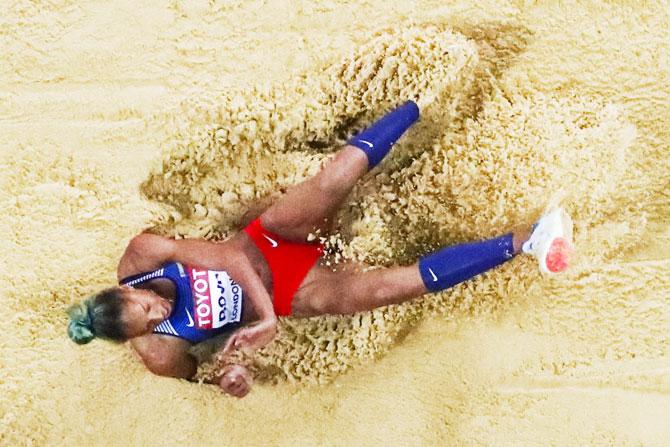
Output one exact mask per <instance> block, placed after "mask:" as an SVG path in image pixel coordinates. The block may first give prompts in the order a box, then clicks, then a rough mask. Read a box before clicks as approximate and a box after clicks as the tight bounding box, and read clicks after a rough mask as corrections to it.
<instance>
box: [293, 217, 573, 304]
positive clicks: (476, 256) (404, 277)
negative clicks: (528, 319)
mask: <svg viewBox="0 0 670 447" xmlns="http://www.w3.org/2000/svg"><path fill="white" fill-rule="evenodd" d="M571 239H572V221H571V220H570V218H569V216H568V215H567V214H565V212H563V210H561V209H560V208H559V209H557V210H554V211H552V212H551V213H548V214H546V215H545V216H543V217H542V218H541V219H540V220H539V221H538V222H537V223H536V224H535V225H534V226H533V227H532V228H531V227H522V228H519V229H518V230H515V231H514V232H512V233H508V234H505V235H503V236H500V237H497V238H494V239H489V240H485V241H479V242H471V243H467V244H460V245H453V246H449V247H445V248H442V249H441V250H438V251H436V252H434V253H431V254H429V255H427V256H424V257H422V258H421V259H419V261H418V262H416V263H415V264H413V265H410V266H406V267H394V268H388V269H377V270H371V271H368V272H362V271H360V269H359V270H358V271H357V270H353V271H352V270H351V269H349V270H347V269H346V267H345V269H344V271H342V270H340V271H331V270H329V269H327V268H325V267H320V266H317V267H314V268H313V269H312V271H310V273H309V275H308V276H307V278H306V279H305V282H304V283H303V286H301V288H300V289H299V290H298V293H297V294H296V296H295V299H294V301H293V305H294V310H295V311H296V313H298V314H301V315H305V316H311V315H318V314H320V313H333V314H346V313H352V312H359V311H363V310H370V309H374V308H376V307H379V306H385V305H388V304H397V303H401V302H403V301H406V300H408V299H412V298H416V297H418V296H421V295H423V294H425V293H427V292H438V291H440V290H444V289H447V288H449V287H452V286H454V285H456V284H458V283H460V282H463V281H465V280H467V279H470V278H473V277H475V276H477V275H479V274H481V273H483V272H485V271H487V270H490V269H492V268H493V267H496V266H498V265H500V264H503V263H505V262H506V261H508V260H510V259H512V258H513V257H514V256H515V255H517V254H518V253H520V252H522V251H523V252H524V253H527V254H529V255H532V256H534V257H535V258H536V259H537V260H538V262H539V266H540V270H541V271H543V272H545V273H558V272H561V271H563V270H565V268H567V266H568V263H569V258H570V255H571V251H572V248H571V247H572V242H571Z"/></svg>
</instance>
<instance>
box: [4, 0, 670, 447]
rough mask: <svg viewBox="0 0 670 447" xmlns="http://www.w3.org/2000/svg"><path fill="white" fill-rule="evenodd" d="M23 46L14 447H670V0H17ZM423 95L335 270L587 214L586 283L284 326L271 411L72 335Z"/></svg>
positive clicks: (472, 294) (9, 230) (9, 17)
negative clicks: (134, 260) (146, 236)
mask: <svg viewBox="0 0 670 447" xmlns="http://www.w3.org/2000/svg"><path fill="white" fill-rule="evenodd" d="M0 49H1V51H0V54H1V55H2V56H1V57H2V63H1V64H0V86H1V89H0V129H1V131H0V143H1V144H0V151H1V155H2V157H1V158H0V164H1V167H2V176H0V207H1V209H2V211H3V216H4V218H3V219H2V220H1V221H0V228H1V229H2V232H3V234H4V237H3V238H2V240H1V242H0V246H1V247H2V248H3V252H4V253H5V256H4V257H3V261H4V264H3V265H4V268H3V269H2V271H3V273H2V274H0V284H2V290H3V293H2V295H1V296H2V303H3V305H4V307H5V319H6V322H5V336H4V337H2V341H1V342H0V371H1V372H2V374H1V375H2V378H1V379H0V443H2V444H7V445H16V444H26V443H27V442H28V441H31V442H32V443H34V444H38V445H58V444H63V443H65V442H68V443H70V444H74V445H80V444H81V445H84V444H86V445H89V444H91V443H94V444H111V445H121V444H123V445H125V444H127V443H128V442H129V441H130V443H131V444H135V445H143V444H150V445H154V444H161V443H179V442H183V443H187V442H188V443H191V444H193V445H209V444H217V445H221V444H223V445H233V444H241V443H245V444H247V445H377V444H379V443H381V442H384V443H386V444H388V445H535V444H542V445H546V444H550V445H576V444H580V445H612V444H615V445H667V444H668V443H670V424H668V420H669V419H670V257H669V253H670V227H669V225H668V220H669V216H670V194H669V191H670V148H669V146H670V126H669V125H668V123H670V4H668V3H667V2H645V3H644V6H641V5H638V4H637V3H634V2H569V1H565V2H534V1H512V2H492V1H484V2H466V1H454V2H444V1H417V2H400V1H397V2H381V1H366V2H360V3H356V2H349V1H328V2H306V1H292V2H288V1H271V0H267V1H228V2H224V1H197V2H196V1H191V2H176V1H175V2H171V3H170V4H169V5H165V4H164V2H157V1H156V2H152V1H147V2H141V6H140V4H138V2H131V1H118V2H113V3H112V2H102V1H91V2H80V1H70V0H53V1H49V2H43V3H40V4H35V3H34V2H29V1H24V0H10V2H9V3H8V6H6V7H5V12H4V13H3V15H2V17H0ZM405 99H414V100H416V101H417V102H418V103H419V104H420V105H421V107H422V119H421V121H420V122H419V123H418V125H417V126H415V127H414V128H413V129H412V130H410V131H409V132H408V134H407V136H406V137H405V138H404V139H403V140H401V142H400V143H399V144H398V145H397V146H396V147H395V148H394V150H393V152H392V154H391V156H390V157H388V160H387V161H385V162H384V163H383V164H382V165H381V166H380V168H379V169H377V170H376V171H375V172H373V173H372V174H371V175H368V176H367V177H365V178H364V179H363V180H362V181H361V183H360V184H359V186H358V187H357V188H356V190H355V191H354V192H353V193H352V195H351V197H350V199H349V201H348V203H347V205H346V206H345V207H344V208H343V210H342V213H341V214H340V222H339V226H338V228H339V229H338V232H337V233H335V234H334V235H332V236H331V237H329V238H328V239H327V243H328V245H329V247H330V250H329V255H328V256H329V257H328V259H329V260H330V261H331V262H332V263H333V265H334V267H336V265H337V263H338V262H340V261H342V260H345V259H356V260H360V261H366V262H368V263H370V264H373V265H378V266H388V265H394V264H403V263H408V262H412V261H413V260H415V259H416V258H417V257H418V256H419V255H420V254H423V253H426V252H428V251H429V250H432V249H434V248H436V247H439V246H441V245H444V244H449V243H455V242H461V241H466V240H472V239H477V238H484V237H490V236H493V235H496V234H499V233H502V232H504V231H508V230H509V229H510V228H512V227H513V226H514V225H515V224H517V223H519V222H530V221H532V220H533V219H535V218H537V216H538V215H540V214H541V212H542V210H543V209H544V208H545V207H546V206H547V205H549V204H551V203H557V202H559V201H560V202H561V203H562V204H563V205H564V206H565V207H566V208H567V209H568V210H569V211H570V213H571V214H572V215H573V218H574V220H575V239H576V241H575V242H576V246H577V250H578V252H579V257H578V259H577V261H576V264H575V266H574V268H573V269H572V270H571V271H570V272H569V273H568V274H566V275H564V276H561V277H557V278H542V277H541V276H540V275H539V273H538V272H537V268H536V266H535V265H534V264H533V262H532V261H531V260H529V259H516V260H514V261H512V262H510V263H508V264H506V265H505V266H503V267H502V268H500V269H497V270H495V271H494V272H491V273H490V274H487V275H484V276H482V277H480V278H478V279H476V280H474V281H470V282H468V283H466V284H463V285H460V286H458V287H456V288H454V289H452V290H449V291H446V292H444V293H441V294H437V295H432V296H426V297H424V298H423V299H420V300H417V301H414V302H411V303H407V304H404V305H401V306H392V307H389V308H384V309H379V310H376V311H374V312H368V313H363V314H359V315H355V316H347V317H324V318H314V319H291V318H289V319H284V320H282V322H281V325H280V335H279V337H278V338H277V340H276V341H275V342H274V343H272V344H271V345H269V346H267V347H266V348H264V349H263V350H262V351H260V352H259V353H257V355H256V356H254V357H253V358H242V359H240V360H241V361H244V362H246V363H247V364H248V365H249V366H250V367H251V368H253V369H254V371H255V372H256V374H257V376H258V380H257V384H256V385H255V387H254V389H253V391H252V393H251V394H250V395H249V396H247V397H246V398H244V399H242V400H236V399H234V398H230V397H228V396H224V395H222V394H221V393H219V392H218V391H217V389H216V388H214V387H212V386H209V385H198V384H194V383H191V382H187V381H178V380H172V379H165V378H159V377H155V376H153V375H151V374H150V373H148V372H147V371H146V370H145V368H144V367H143V366H142V365H141V363H140V362H139V360H138V359H137V358H136V357H135V355H134V354H133V353H132V352H131V351H130V349H129V348H128V347H127V346H123V345H113V344H110V343H106V342H101V341H95V342H93V343H91V344H89V345H87V346H84V347H82V346H77V345H75V344H73V343H72V342H71V341H69V340H68V338H67V336H66V334H65V327H66V317H65V315H64V310H65V309H66V308H67V306H68V305H69V304H71V303H72V302H74V301H76V300H80V299H81V298H83V297H85V296H87V295H88V294H91V293H93V292H95V291H96V290H98V289H100V288H102V287H105V286H108V285H110V284H112V283H113V281H114V279H115V275H114V273H115V267H116V263H117V261H118V259H119V257H120V255H121V253H122V252H123V249H124V247H125V243H126V242H127V241H128V240H129V238H130V237H132V236H133V235H134V234H135V233H137V232H139V231H141V230H142V229H145V228H147V227H153V228H154V231H156V232H159V233H161V234H166V235H171V236H176V237H206V238H210V239H218V238H225V237H227V236H229V235H231V234H232V233H233V232H235V231H237V230H239V227H238V225H237V221H238V219H239V217H240V216H241V215H242V213H243V212H244V211H245V210H246V209H247V208H248V207H249V206H251V205H253V204H254V203H255V202H256V201H258V200H259V199H261V198H263V197H265V196H267V195H269V194H271V193H272V192H273V191H276V190H277V189H278V188H280V187H284V186H289V185H291V184H295V183H296V182H299V181H301V180H302V179H304V178H306V177H308V176H309V175H311V174H313V173H315V172H316V171H317V170H318V169H319V167H320V164H321V162H322V161H323V160H324V159H327V158H328V157H330V156H331V155H332V153H333V151H334V150H335V149H336V148H337V147H338V145H339V144H341V143H342V142H343V141H344V140H345V139H346V138H347V136H349V135H351V134H352V133H353V132H355V131H356V130H358V129H360V128H362V127H364V126H365V125H366V124H368V123H370V122H371V121H372V120H374V119H375V118H376V117H379V116H380V115H381V114H382V113H383V111H385V110H388V108H390V107H391V106H393V105H395V104H397V103H398V102H400V101H402V100H405ZM205 351H206V349H204V348H203V349H201V350H200V351H199V353H200V354H204V353H205ZM221 366H222V364H221V363H220V359H217V358H216V357H214V358H212V359H210V360H209V361H207V362H205V363H204V364H203V366H202V368H201V371H200V373H199V377H200V378H204V377H207V376H208V375H209V374H211V373H212V371H215V370H216V369H217V368H220V367H221Z"/></svg>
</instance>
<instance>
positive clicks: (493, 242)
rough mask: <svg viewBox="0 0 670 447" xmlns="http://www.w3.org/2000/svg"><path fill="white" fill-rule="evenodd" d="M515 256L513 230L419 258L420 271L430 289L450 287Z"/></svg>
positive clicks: (434, 290)
mask: <svg viewBox="0 0 670 447" xmlns="http://www.w3.org/2000/svg"><path fill="white" fill-rule="evenodd" d="M512 257H514V246H513V244H512V233H509V234H506V235H504V236H500V237H497V238H495V239H489V240H486V241H480V242H470V243H468V244H460V245H453V246H451V247H445V248H442V249H440V250H438V251H436V252H434V253H431V254H429V255H427V256H424V257H423V258H421V259H419V272H421V279H423V283H424V284H425V286H426V288H427V289H428V290H430V291H431V292H438V291H440V290H444V289H448V288H449V287H452V286H455V285H456V284H458V283H460V282H463V281H465V280H466V279H470V278H472V277H474V276H477V275H479V274H480V273H483V272H485V271H487V270H489V269H492V268H493V267H496V266H498V265H500V264H502V263H504V262H505V261H507V260H509V259H512Z"/></svg>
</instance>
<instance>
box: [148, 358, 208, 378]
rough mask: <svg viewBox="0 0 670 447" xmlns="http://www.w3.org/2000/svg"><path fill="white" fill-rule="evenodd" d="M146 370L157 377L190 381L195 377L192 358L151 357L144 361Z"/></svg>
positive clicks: (195, 367) (194, 366)
mask: <svg viewBox="0 0 670 447" xmlns="http://www.w3.org/2000/svg"><path fill="white" fill-rule="evenodd" d="M144 364H145V365H146V367H147V369H148V370H149V371H151V372H152V373H153V374H155V375H157V376H163V377H174V378H177V379H190V378H192V377H193V376H194V375H195V372H196V370H197V365H196V364H195V360H194V359H192V358H190V357H189V358H184V359H176V358H174V357H172V356H159V355H152V356H150V357H148V358H145V359H144Z"/></svg>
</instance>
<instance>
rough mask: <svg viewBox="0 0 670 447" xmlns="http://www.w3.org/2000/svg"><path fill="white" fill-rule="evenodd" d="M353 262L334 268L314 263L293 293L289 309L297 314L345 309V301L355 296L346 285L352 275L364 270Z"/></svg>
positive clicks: (309, 314)
mask: <svg viewBox="0 0 670 447" xmlns="http://www.w3.org/2000/svg"><path fill="white" fill-rule="evenodd" d="M363 267H364V265H362V264H358V263H355V262H346V263H340V264H338V265H336V266H335V267H332V266H327V265H323V264H319V263H317V264H316V265H315V266H314V267H312V269H311V270H310V271H309V273H308V274H307V276H306V277H305V279H304V280H303V282H302V284H300V287H299V288H298V290H297V291H296V293H295V295H294V296H293V302H292V305H291V312H292V314H293V315H295V316H298V317H312V316H316V315H324V314H339V313H342V312H343V311H344V310H345V309H347V307H348V306H347V303H346V301H347V300H350V299H355V297H353V296H352V292H353V291H351V290H348V285H349V284H350V282H351V278H352V277H353V276H354V275H356V274H357V273H358V272H360V271H361V270H362V269H363Z"/></svg>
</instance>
